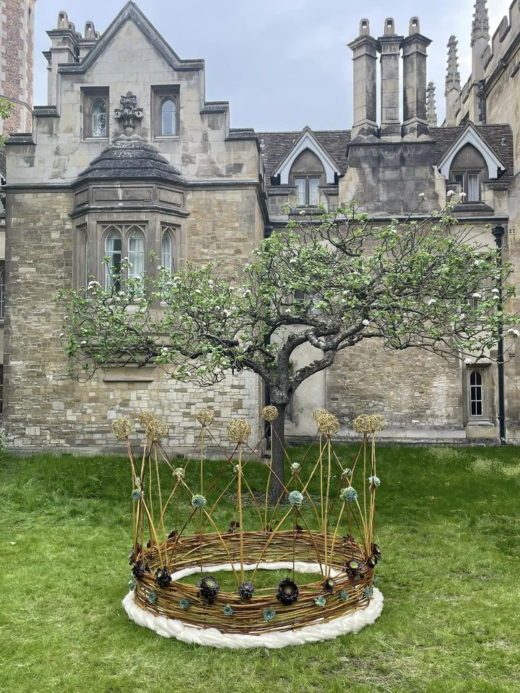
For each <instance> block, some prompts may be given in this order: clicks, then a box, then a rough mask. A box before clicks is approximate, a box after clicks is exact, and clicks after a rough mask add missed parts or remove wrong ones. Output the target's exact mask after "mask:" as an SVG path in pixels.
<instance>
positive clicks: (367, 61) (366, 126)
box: [348, 19, 378, 139]
mask: <svg viewBox="0 0 520 693" xmlns="http://www.w3.org/2000/svg"><path fill="white" fill-rule="evenodd" d="M377 45H378V44H377V41H376V39H375V38H373V37H372V36H370V22H369V21H368V19H362V20H361V22H360V25H359V36H358V38H357V39H356V40H355V41H352V43H349V44H348V47H349V48H350V49H351V50H352V51H353V53H354V56H353V61H354V125H353V127H352V139H354V138H356V137H369V136H370V135H377V122H376V118H377V113H376V110H377V94H376V82H377V71H376V64H377Z"/></svg>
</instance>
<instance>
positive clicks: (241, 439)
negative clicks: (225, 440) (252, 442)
mask: <svg viewBox="0 0 520 693" xmlns="http://www.w3.org/2000/svg"><path fill="white" fill-rule="evenodd" d="M227 431H228V436H229V440H231V441H232V442H233V443H245V441H246V440H247V439H248V438H249V436H250V435H251V426H250V425H249V423H248V422H247V421H246V420H245V419H233V420H232V421H230V422H229V423H228V427H227Z"/></svg>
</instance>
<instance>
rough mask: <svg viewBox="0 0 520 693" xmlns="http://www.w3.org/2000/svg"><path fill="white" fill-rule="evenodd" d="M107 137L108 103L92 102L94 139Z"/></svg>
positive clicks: (100, 100)
mask: <svg viewBox="0 0 520 693" xmlns="http://www.w3.org/2000/svg"><path fill="white" fill-rule="evenodd" d="M106 136H107V103H106V101H105V99H95V100H94V101H93V102H92V137H106Z"/></svg>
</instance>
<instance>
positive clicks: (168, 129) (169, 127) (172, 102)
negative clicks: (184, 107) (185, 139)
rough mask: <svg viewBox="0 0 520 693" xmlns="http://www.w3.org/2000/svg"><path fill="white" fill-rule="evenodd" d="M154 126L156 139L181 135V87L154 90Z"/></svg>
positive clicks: (155, 88) (156, 88)
mask: <svg viewBox="0 0 520 693" xmlns="http://www.w3.org/2000/svg"><path fill="white" fill-rule="evenodd" d="M152 124H153V135H154V137H175V136H176V135H178V134H179V87H178V86H171V87H153V88H152Z"/></svg>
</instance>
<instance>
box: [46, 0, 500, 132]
mask: <svg viewBox="0 0 520 693" xmlns="http://www.w3.org/2000/svg"><path fill="white" fill-rule="evenodd" d="M510 2H511V0H490V2H489V3H488V5H490V18H491V31H492V32H494V31H495V30H496V28H497V27H498V24H499V22H500V20H501V18H502V17H503V16H504V15H505V14H507V12H508V9H509V5H510ZM124 4H125V3H124V2H123V0H117V1H116V2H106V0H87V1H85V0H83V1H81V2H79V1H78V0H38V2H37V5H36V60H35V66H36V67H35V104H37V105H41V104H45V103H46V98H47V97H46V91H47V70H46V61H45V59H44V58H43V56H42V54H41V53H42V51H44V50H48V48H49V39H48V37H47V35H46V33H45V32H46V31H47V30H49V29H51V28H54V27H55V26H56V21H57V17H58V12H59V11H60V10H65V11H66V12H67V13H68V16H69V20H70V21H73V22H74V23H75V25H76V28H77V29H78V30H79V31H81V32H82V33H83V29H84V26H85V21H87V20H92V21H93V22H94V23H95V25H96V29H97V30H98V31H104V30H105V29H106V27H107V26H108V24H109V23H110V22H111V21H112V19H113V18H114V17H115V15H116V14H117V12H118V11H119V10H120V9H121V7H123V6H124ZM138 4H139V6H140V7H141V9H142V11H143V12H144V13H145V14H146V15H147V16H148V17H149V19H150V20H151V21H152V23H153V24H155V26H156V27H157V28H158V29H159V31H160V32H161V33H162V35H163V36H164V38H165V39H166V40H167V41H168V42H169V43H170V45H171V46H172V47H173V49H174V50H175V51H176V52H177V53H178V54H179V55H180V57H181V58H204V59H205V60H206V98H207V99H208V100H215V101H216V100H223V101H224V100H226V101H230V102H231V124H232V126H233V127H254V128H255V129H256V130H299V129H301V128H302V127H304V126H305V125H309V126H310V127H311V128H314V129H344V128H350V127H351V125H352V62H351V52H350V50H349V49H348V48H347V47H346V44H347V43H349V42H350V41H351V40H353V39H354V38H355V37H356V36H357V35H358V27H359V20H360V19H361V18H363V17H367V18H368V19H369V20H370V25H371V33H372V35H373V36H376V37H377V36H379V35H381V34H382V33H383V32H382V30H383V22H384V20H385V18H386V17H389V16H392V17H394V19H395V20H396V29H397V32H398V33H400V34H405V35H406V34H407V33H408V22H409V19H410V17H412V16H414V15H417V16H418V17H419V18H420V20H421V31H422V33H423V34H425V35H426V36H428V38H430V39H432V40H433V43H432V45H431V46H430V60H429V79H432V80H434V81H435V83H436V86H437V108H438V113H439V118H440V120H441V119H442V118H443V117H444V71H445V65H446V44H447V42H448V38H449V36H450V34H452V33H454V34H456V35H457V37H458V39H459V57H460V69H461V76H462V82H463V83H464V82H465V81H466V79H467V77H468V75H469V72H470V65H471V53H470V46H469V43H470V32H471V19H472V14H473V5H474V0H394V1H393V2H388V0H318V1H317V0H261V1H260V2H251V1H250V0H188V2H186V1H185V2H178V1H177V0H139V2H138Z"/></svg>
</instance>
